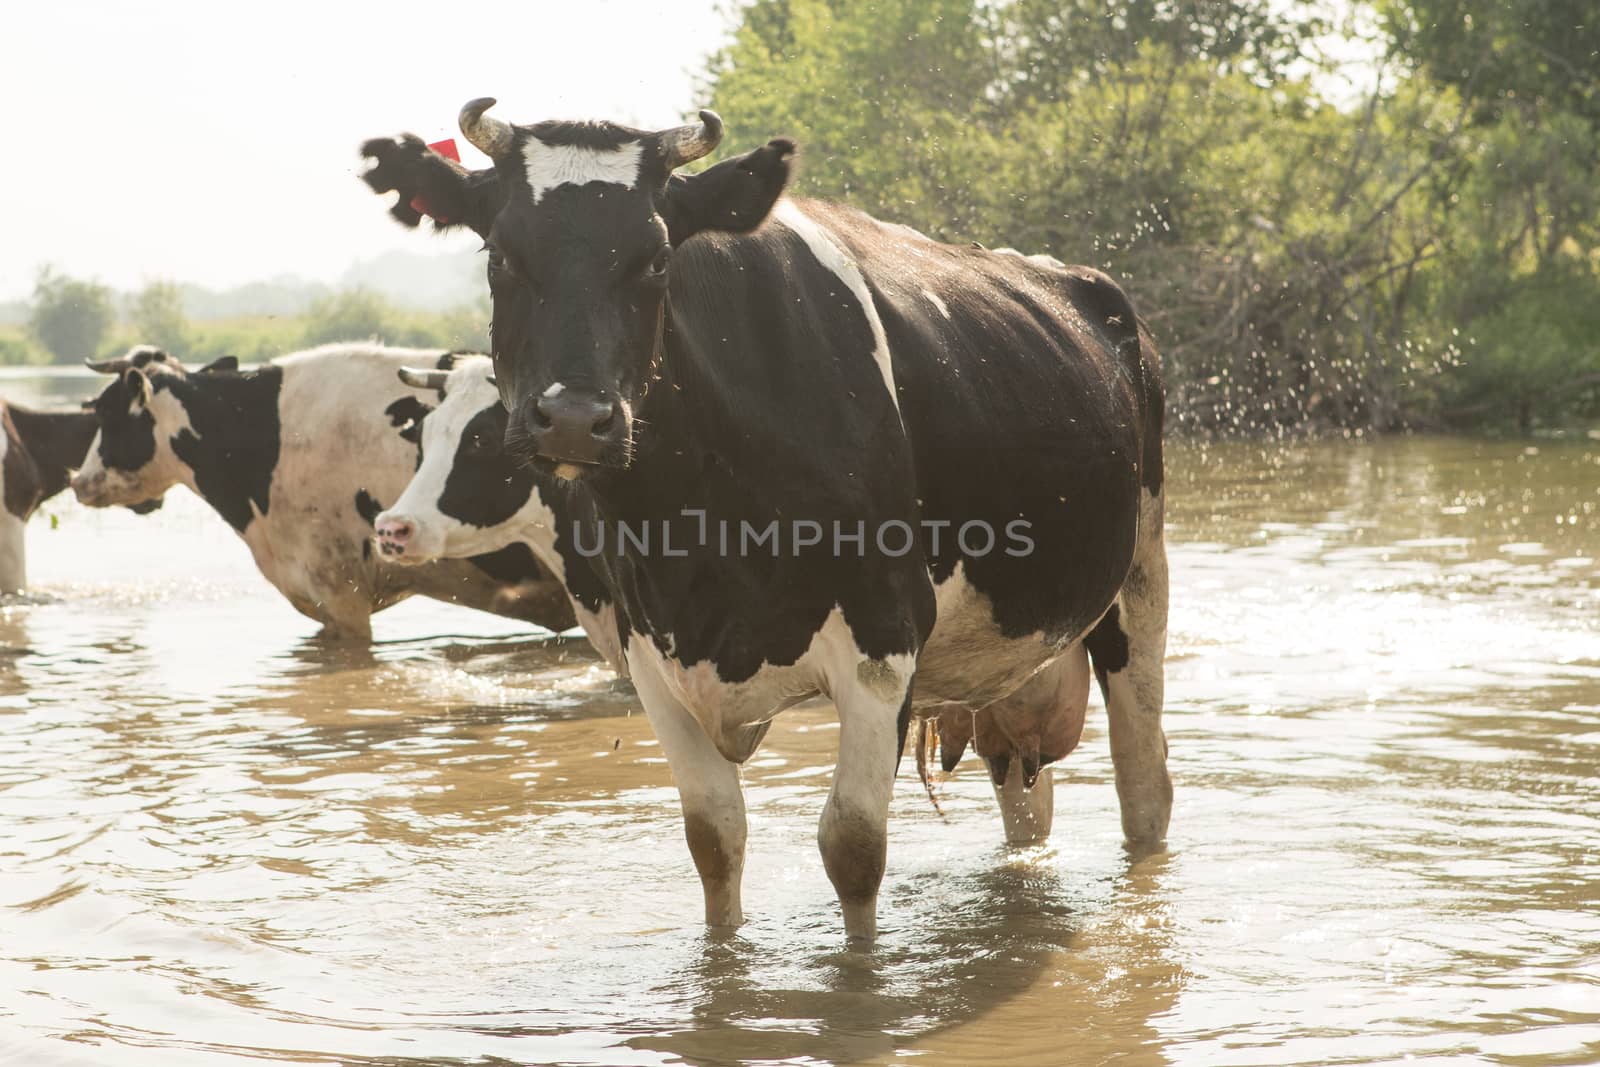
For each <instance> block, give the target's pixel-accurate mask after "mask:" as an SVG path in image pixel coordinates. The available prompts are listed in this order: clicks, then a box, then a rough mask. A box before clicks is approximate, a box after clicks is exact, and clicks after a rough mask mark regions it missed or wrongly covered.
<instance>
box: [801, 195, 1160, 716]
mask: <svg viewBox="0 0 1600 1067" xmlns="http://www.w3.org/2000/svg"><path fill="white" fill-rule="evenodd" d="M804 209H805V211H806V212H807V214H808V215H811V216H812V217H813V218H815V219H817V220H818V221H819V222H821V223H823V224H824V225H825V226H826V227H827V229H828V231H829V232H830V233H831V234H832V235H833V236H834V238H835V240H836V241H837V242H838V243H839V244H840V245H841V246H842V247H843V248H845V249H846V251H847V253H848V254H849V255H850V256H851V257H852V258H853V259H854V260H855V262H856V263H857V264H858V265H859V267H860V269H861V272H862V274H863V276H864V277H865V279H866V282H867V285H868V286H869V287H870V289H871V292H872V298H873V302H874V305H875V309H876V312H877V315H878V316H879V318H880V319H881V321H882V323H883V329H884V333H885V335H886V338H887V341H888V348H889V352H890V354H891V358H892V364H893V379H894V384H895V389H896V393H897V399H898V401H899V409H900V417H901V419H902V421H903V424H904V427H905V433H906V435H907V438H908V439H909V442H910V445H911V451H912V455H913V462H914V466H915V469H916V480H917V498H918V501H919V511H920V518H921V521H922V524H923V531H924V536H923V546H924V549H925V551H927V553H928V557H929V564H930V569H931V572H932V577H933V580H934V583H935V586H936V596H937V599H938V602H939V616H938V620H937V622H936V625H935V628H934V632H933V634H932V635H931V637H930V639H929V641H928V644H927V646H926V648H925V650H924V653H923V657H922V659H921V661H920V667H919V675H918V685H919V687H920V688H921V690H922V692H921V693H920V696H921V697H926V698H927V699H937V698H948V699H969V700H978V701H980V702H981V700H982V699H984V698H985V697H986V696H993V695H998V694H999V693H1000V692H1001V691H1003V690H1006V689H1008V688H1010V687H1011V686H1013V685H1014V684H1016V683H1017V682H1019V681H1020V677H1019V675H1025V674H1026V673H1027V672H1028V671H1029V670H1031V669H1032V667H1033V666H1034V665H1036V663H1037V659H1036V657H1037V655H1038V652H1037V651H1036V650H1037V648H1038V647H1039V646H1040V645H1041V644H1042V645H1043V646H1044V647H1045V648H1046V649H1049V648H1050V647H1059V646H1060V645H1063V644H1064V643H1066V642H1068V641H1070V640H1071V639H1074V638H1077V637H1079V636H1081V635H1082V634H1083V632H1084V631H1086V630H1087V629H1088V628H1089V627H1090V626H1092V625H1093V624H1094V623H1095V621H1096V620H1097V619H1098V618H1099V616H1100V615H1101V613H1103V612H1104V611H1105V610H1106V608H1107V606H1108V605H1109V604H1110V603H1111V601H1112V599H1113V598H1114V597H1115V595H1116V593H1117V590H1118V589H1119V588H1120V586H1121V584H1122V581H1123V579H1124V577H1125V576H1126V574H1127V572H1128V567H1129V564H1130V561H1131V560H1132V557H1133V553H1134V546H1135V541H1136V539H1137V536H1138V523H1139V513H1140V495H1141V485H1143V486H1144V488H1146V489H1149V488H1150V487H1151V486H1154V487H1155V488H1156V489H1159V485H1160V464H1161V458H1160V435H1161V403H1162V401H1161V381H1160V365H1159V360H1158V358H1157V356H1156V353H1155V350H1154V348H1153V346H1152V345H1150V343H1149V338H1148V334H1147V333H1146V332H1145V331H1144V330H1143V328H1142V324H1141V323H1140V322H1139V320H1138V318H1137V316H1136V314H1135V312H1134V309H1133V307H1132V305H1131V304H1130V302H1129V301H1128V299H1127V297H1126V295H1125V294H1124V293H1123V291H1122V290H1121V288H1120V287H1119V286H1117V285H1116V284H1115V283H1114V282H1113V281H1112V280H1111V279H1110V278H1108V277H1107V276H1106V275H1104V274H1102V273H1100V272H1099V271H1095V270H1092V269H1090V268H1085V267H1067V266H1061V265H1059V264H1053V263H1051V262H1049V261H1047V260H1045V259H1044V257H1033V258H1025V257H1022V256H1019V255H1012V254H1004V253H995V252H990V251H987V250H984V249H980V248H976V247H971V248H964V247H955V246H950V245H944V244H939V243H937V242H934V241H931V240H929V239H927V238H926V237H923V236H922V235H920V234H917V233H916V232H915V231H911V230H908V229H906V228H905V227H900V226H893V225H885V224H882V223H878V222H876V221H874V220H872V219H870V218H868V217H866V216H863V215H860V214H859V213H856V212H853V211H850V210H848V209H842V208H838V207H835V206H832V205H823V204H815V203H811V202H806V203H805V204H804ZM963 528H966V529H967V531H968V536H967V537H966V538H965V539H963V538H962V537H961V531H962V530H963ZM935 530H937V531H938V532H939V534H940V536H939V537H938V538H937V539H935V538H934V537H933V536H932V532H933V531H935ZM936 541H937V543H936ZM963 541H964V542H965V543H964V544H963ZM968 549H970V550H968ZM985 549H987V550H986V551H985Z"/></svg>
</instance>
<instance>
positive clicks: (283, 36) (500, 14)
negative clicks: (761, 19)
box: [0, 0, 728, 300]
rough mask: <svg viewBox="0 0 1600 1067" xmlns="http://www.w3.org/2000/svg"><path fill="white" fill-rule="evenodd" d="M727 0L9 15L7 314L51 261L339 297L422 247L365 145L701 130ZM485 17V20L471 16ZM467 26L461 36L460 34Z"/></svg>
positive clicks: (182, 1)
mask: <svg viewBox="0 0 1600 1067" xmlns="http://www.w3.org/2000/svg"><path fill="white" fill-rule="evenodd" d="M725 7H726V5H725V4H718V3H716V0H559V2H554V3H551V2H544V0H519V2H516V3H507V2H504V0H466V2H462V3H449V2H443V3H441V2H439V0H433V2H431V3H412V2H409V0H387V2H384V3H349V2H346V0H322V2H317V3H313V2H306V0H276V2H269V3H263V4H241V3H229V2H226V0H163V2H161V3H150V2H134V0H55V2H54V3H49V4H44V3H39V4H27V5H25V6H19V7H18V9H17V10H13V11H11V12H8V14H7V17H6V38H7V40H6V49H5V58H4V61H3V62H0V99H3V100H4V105H3V107H0V115H3V116H4V123H3V127H0V130H3V137H4V140H5V144H6V147H7V148H8V152H7V155H8V157H9V158H8V160H7V163H8V166H7V171H8V173H7V176H6V178H5V180H4V182H3V183H0V189H4V190H5V191H6V200H7V204H6V215H7V218H6V224H5V227H4V231H3V233H4V239H3V240H0V300H9V299H16V298H18V297H22V296H26V295H27V294H28V293H29V292H31V290H32V286H33V277H34V272H35V270H36V268H37V266H38V265H39V264H40V263H44V262H50V263H54V264H56V265H57V266H59V267H60V268H61V269H62V270H64V271H66V272H68V273H70V274H76V275H91V276H95V277H98V278H99V279H100V280H102V281H104V282H107V283H110V284H112V285H115V286H118V287H121V288H132V287H137V286H138V285H139V284H141V283H142V282H143V281H145V280H146V279H154V278H175V279H180V280H186V281H195V282H200V283H202V284H206V285H211V286H226V285H232V284H236V283H239V282H243V281H250V280H253V279H258V278H267V277H270V276H272V275H275V274H284V273H293V274H301V275H305V276H307V277H311V278H320V279H332V278H335V277H337V275H338V274H339V273H340V272H341V271H342V270H343V269H344V268H345V267H346V266H348V265H349V264H350V263H351V262H352V261H354V260H356V259H361V258H365V257H368V256H371V255H374V254H376V253H379V252H382V251H384V250H386V249H389V248H393V247H406V248H410V249H413V250H419V251H420V250H427V249H437V250H440V251H443V250H445V249H447V248H451V247H460V246H461V245H463V244H466V245H467V246H469V247H470V246H474V245H475V241H474V239H473V238H472V237H471V235H467V236H466V237H457V238H453V239H447V238H440V237H434V236H431V235H424V234H421V233H411V232H407V231H405V230H403V229H402V228H401V227H400V226H399V225H398V224H396V223H394V222H393V221H392V220H391V219H389V217H388V216H387V214H385V209H386V203H385V201H384V200H380V199H379V198H378V197H375V196H373V195H372V193H371V192H370V191H369V190H368V189H367V188H366V186H364V185H362V184H361V183H360V182H359V181H358V180H357V175H358V174H359V172H360V171H361V169H362V167H361V165H360V163H359V160H358V158H357V155H356V146H357V145H359V144H360V143H361V141H363V140H365V139H366V138H368V137H374V136H379V135H384V134H389V133H395V132H398V131H401V130H411V131H413V132H415V133H417V134H419V135H421V136H422V137H423V138H424V139H426V140H430V141H432V140H437V139H438V138H440V137H444V136H455V137H456V139H457V143H458V144H462V148H463V155H464V157H465V158H466V159H467V162H468V164H469V165H472V164H473V161H474V159H476V160H477V161H478V164H479V165H483V164H482V157H481V156H477V155H476V153H475V152H474V151H473V150H472V149H471V148H470V147H468V146H466V145H465V144H464V143H463V142H462V139H461V138H460V136H459V134H458V133H457V131H456V127H455V115H456V111H457V110H458V109H459V108H460V106H461V105H462V104H463V103H465V102H466V101H467V100H469V99H471V98H472V97H475V96H495V97H498V98H499V99H500V106H499V107H498V108H497V109H496V112H495V113H496V114H498V115H501V116H502V117H504V118H506V119H508V120H510V121H514V122H535V121H538V120H540V119H545V118H602V117H603V118H611V119H616V120H619V121H622V122H627V123H629V124H632V125H638V126H647V127H648V126H666V125H669V124H672V123H676V122H679V121H682V119H683V116H684V115H685V114H686V113H692V111H693V110H694V109H695V107H696V106H698V105H699V104H700V103H702V102H701V101H697V100H695V99H694V91H695V77H696V74H697V73H698V71H699V70H701V69H702V65H703V61H704V58H705V56H706V55H707V53H709V52H710V51H712V50H714V49H715V48H717V47H718V46H719V45H720V44H721V43H722V41H723V40H724V38H725V36H726V34H727V27H728V16H726V15H725V14H724V13H723V10H724V8H725ZM469 19H470V20H471V21H470V22H469V21H466V20H469ZM458 20H459V21H458Z"/></svg>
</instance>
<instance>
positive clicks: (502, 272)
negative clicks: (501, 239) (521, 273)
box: [489, 248, 517, 285]
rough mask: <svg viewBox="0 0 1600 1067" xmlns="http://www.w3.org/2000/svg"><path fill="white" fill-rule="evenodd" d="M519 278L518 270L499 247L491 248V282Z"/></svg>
mask: <svg viewBox="0 0 1600 1067" xmlns="http://www.w3.org/2000/svg"><path fill="white" fill-rule="evenodd" d="M516 280H517V271H516V268H514V267H513V266H512V265H511V262H510V261H509V260H507V259H506V257H505V254H504V253H502V252H501V251H500V250H499V249H498V248H491V249H489V283H490V284H491V285H494V284H497V283H500V284H503V283H507V282H514V281H516Z"/></svg>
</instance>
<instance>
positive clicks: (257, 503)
mask: <svg viewBox="0 0 1600 1067" xmlns="http://www.w3.org/2000/svg"><path fill="white" fill-rule="evenodd" d="M282 382H283V371H282V369H281V368H278V367H274V366H270V365H269V366H267V367H264V368H262V369H261V370H259V371H255V372H252V373H249V374H231V373H219V374H208V375H205V376H203V377H199V376H197V377H196V378H194V379H191V380H186V381H179V382H174V383H172V384H171V385H170V386H169V388H171V390H172V392H173V394H174V395H175V396H176V397H178V399H179V400H181V401H182V403H183V408H184V413H185V415H186V416H187V419H188V425H187V426H186V427H184V428H182V429H180V430H179V431H178V432H176V433H174V434H173V435H172V437H171V443H172V451H173V454H174V455H176V456H177V457H178V459H179V460H181V461H182V463H183V464H184V466H185V467H186V468H187V472H186V473H187V477H186V478H185V481H186V483H187V484H188V485H189V488H191V489H193V490H194V491H195V492H196V493H197V494H199V496H200V497H201V499H203V500H205V502H206V503H207V504H210V505H211V507H212V509H213V510H215V511H216V512H217V514H219V515H221V516H222V517H223V518H224V519H225V520H227V522H228V525H230V526H232V527H233V528H234V529H235V530H236V531H238V532H240V533H243V532H244V530H245V527H247V526H249V525H250V523H251V521H252V520H254V518H255V517H256V515H258V514H261V515H265V514H266V513H267V508H268V505H269V503H270V500H269V496H270V491H271V488H272V473H273V471H274V469H276V467H277V464H278V453H279V441H280V435H279V425H278V394H279V391H280V388H281V386H282Z"/></svg>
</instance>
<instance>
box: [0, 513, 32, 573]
mask: <svg viewBox="0 0 1600 1067" xmlns="http://www.w3.org/2000/svg"><path fill="white" fill-rule="evenodd" d="M27 534H28V523H27V520H26V519H19V518H17V517H16V516H15V515H13V514H11V512H9V511H6V510H5V509H4V508H0V593H21V592H23V591H24V590H26V589H27V587H28V541H27Z"/></svg>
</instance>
